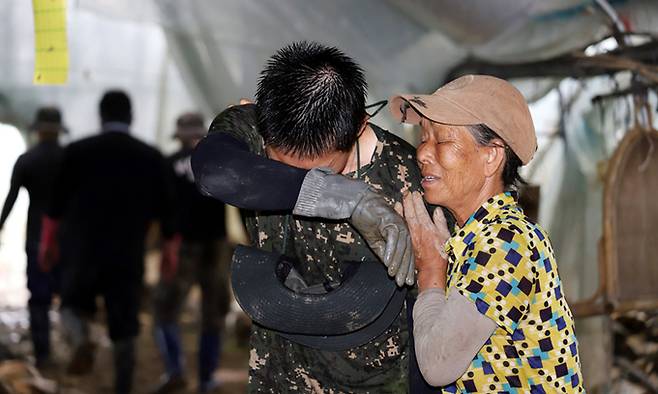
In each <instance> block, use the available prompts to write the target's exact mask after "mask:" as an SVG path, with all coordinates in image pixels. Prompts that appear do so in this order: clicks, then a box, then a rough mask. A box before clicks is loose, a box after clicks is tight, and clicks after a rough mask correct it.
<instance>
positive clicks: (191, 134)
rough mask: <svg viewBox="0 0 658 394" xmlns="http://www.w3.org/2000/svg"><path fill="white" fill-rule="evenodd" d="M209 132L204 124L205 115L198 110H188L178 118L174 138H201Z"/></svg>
mask: <svg viewBox="0 0 658 394" xmlns="http://www.w3.org/2000/svg"><path fill="white" fill-rule="evenodd" d="M207 133H208V129H207V128H206V126H205V125H204V122H203V115H201V114H200V113H198V112H187V113H184V114H182V115H181V116H179V117H178V119H177V120H176V131H175V132H174V135H173V137H174V138H201V137H203V136H205V135H206V134H207Z"/></svg>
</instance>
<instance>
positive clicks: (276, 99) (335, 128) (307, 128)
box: [256, 41, 367, 158]
mask: <svg viewBox="0 0 658 394" xmlns="http://www.w3.org/2000/svg"><path fill="white" fill-rule="evenodd" d="M366 91H367V84H366V81H365V77H364V75H363V70H362V69H361V67H360V66H359V65H358V64H357V63H356V62H355V61H354V60H353V59H352V58H350V57H349V56H347V55H345V54H344V53H343V52H341V51H340V50H339V49H338V48H336V47H331V46H325V45H321V44H318V43H313V42H305V41H302V42H296V43H293V44H291V45H288V46H285V47H283V48H281V49H280V50H279V51H277V52H276V54H274V56H272V57H271V58H270V60H269V61H268V62H267V65H266V67H265V69H264V70H263V71H262V72H261V75H260V80H259V82H258V89H257V91H256V104H257V107H258V125H259V131H260V134H261V135H262V136H263V139H264V141H265V144H266V145H269V146H272V147H274V148H277V149H281V150H283V151H284V152H286V153H292V154H296V155H298V156H299V157H303V158H315V157H317V156H320V155H323V154H326V153H329V152H333V151H348V150H350V149H351V148H352V146H353V145H354V143H355V142H356V138H357V136H358V132H359V127H360V126H361V124H362V122H363V120H364V116H365V101H366Z"/></svg>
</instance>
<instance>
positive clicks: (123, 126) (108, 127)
mask: <svg viewBox="0 0 658 394" xmlns="http://www.w3.org/2000/svg"><path fill="white" fill-rule="evenodd" d="M102 130H103V133H106V132H108V131H117V132H119V133H125V134H130V124H128V123H124V122H105V123H103V125H102Z"/></svg>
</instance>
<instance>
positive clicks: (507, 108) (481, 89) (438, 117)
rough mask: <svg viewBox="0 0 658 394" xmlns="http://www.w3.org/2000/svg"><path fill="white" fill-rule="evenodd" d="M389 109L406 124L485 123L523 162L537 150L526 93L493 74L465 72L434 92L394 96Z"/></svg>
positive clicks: (466, 124) (459, 124)
mask: <svg viewBox="0 0 658 394" xmlns="http://www.w3.org/2000/svg"><path fill="white" fill-rule="evenodd" d="M410 108H412V109H414V110H415V111H414V110H412V111H409V109H410ZM389 109H390V111H391V113H392V114H393V117H394V118H396V119H397V120H399V121H400V122H404V123H411V124H418V123H420V120H421V116H423V117H426V118H427V119H429V120H431V121H433V122H436V123H442V124H447V125H456V126H469V125H476V124H484V125H486V126H487V127H489V128H490V129H491V130H493V131H495V132H496V134H498V135H499V136H500V138H502V139H503V141H505V143H507V145H509V147H510V148H511V149H512V151H514V153H516V155H517V156H518V157H519V159H521V162H523V164H528V163H529V162H530V160H532V157H533V156H534V154H535V151H537V136H536V135H535V127H534V125H533V123H532V117H531V116H530V111H529V110H528V104H526V102H525V99H524V98H523V95H522V94H521V92H519V91H518V90H517V89H516V88H515V87H514V86H512V84H511V83H509V82H507V81H505V80H502V79H499V78H495V77H492V76H488V75H465V76H463V77H460V78H457V79H455V80H454V81H452V82H450V83H448V84H446V85H444V86H442V87H441V88H439V89H438V90H437V91H436V92H434V93H433V94H431V95H416V94H403V95H399V96H393V97H391V99H390V100H389Z"/></svg>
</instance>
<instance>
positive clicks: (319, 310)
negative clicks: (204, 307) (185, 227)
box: [231, 246, 399, 340]
mask: <svg viewBox="0 0 658 394" xmlns="http://www.w3.org/2000/svg"><path fill="white" fill-rule="evenodd" d="M279 258H280V255H278V254H275V253H269V252H266V251H263V250H260V249H257V248H253V247H245V246H238V247H237V248H236V251H235V254H234V256H233V262H232V264H231V284H232V286H233V292H234V295H235V298H236V300H237V302H238V304H240V306H241V307H242V309H243V310H244V311H245V313H246V314H247V315H248V316H249V317H250V318H251V319H252V320H254V321H255V322H257V323H258V324H260V325H262V326H264V327H266V328H269V329H272V330H276V331H279V332H282V333H287V334H303V335H313V336H328V335H331V336H334V335H342V334H348V333H352V332H355V331H357V330H360V329H362V328H364V327H366V326H368V325H369V324H371V323H373V322H374V321H375V320H376V319H377V318H378V317H380V316H381V315H382V313H383V312H384V310H386V309H387V307H388V306H389V303H390V301H391V299H392V297H393V295H394V294H395V293H396V291H397V286H396V285H395V282H394V281H393V280H391V279H390V278H389V277H388V274H387V272H386V269H385V268H384V266H383V264H381V263H379V262H362V263H360V264H359V265H358V267H357V270H356V272H355V273H354V275H352V276H351V277H349V278H347V279H346V280H345V281H344V282H343V283H342V284H341V285H340V286H339V287H338V288H337V289H335V290H333V291H331V292H329V293H323V294H305V293H297V292H294V291H292V290H290V289H288V288H287V287H286V286H285V285H284V284H283V283H282V282H281V281H280V280H279V279H278V277H277V276H276V273H275V270H276V265H277V263H278V261H279ZM397 312H398V313H399V310H398V311H397ZM318 339H320V340H321V338H318Z"/></svg>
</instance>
